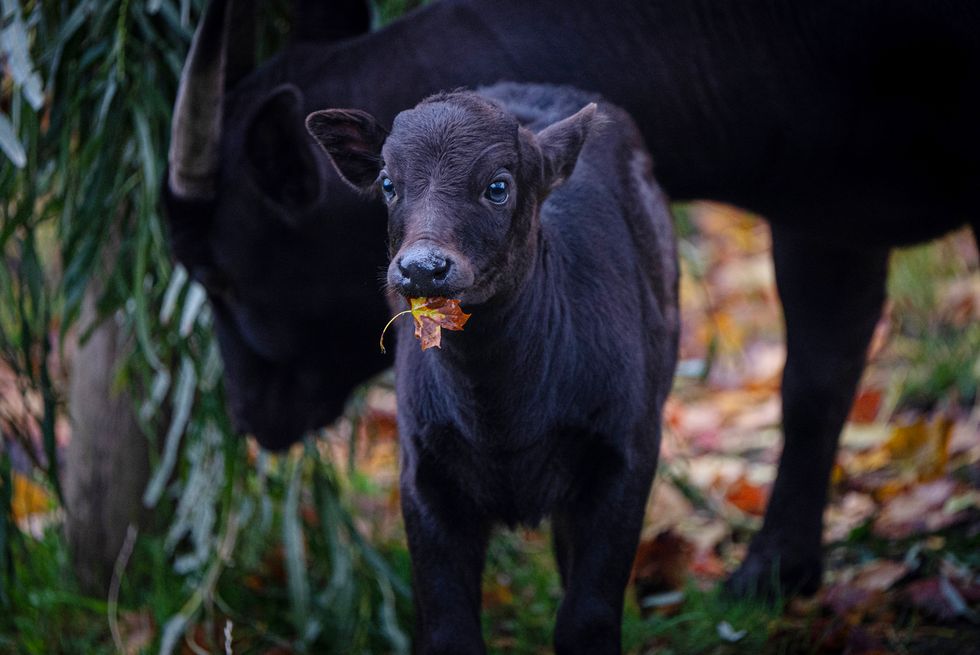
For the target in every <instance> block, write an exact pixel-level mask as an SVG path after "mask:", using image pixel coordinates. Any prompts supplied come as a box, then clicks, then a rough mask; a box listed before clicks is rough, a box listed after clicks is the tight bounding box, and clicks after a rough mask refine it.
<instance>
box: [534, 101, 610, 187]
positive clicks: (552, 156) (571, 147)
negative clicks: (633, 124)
mask: <svg viewBox="0 0 980 655" xmlns="http://www.w3.org/2000/svg"><path fill="white" fill-rule="evenodd" d="M595 113H596V104H595V103H594V102H590V103H589V104H587V105H586V106H585V107H583V108H582V109H580V110H579V111H578V112H576V113H575V114H572V115H571V116H569V117H568V118H565V119H562V120H560V121H558V122H557V123H552V124H551V125H549V126H548V127H546V128H544V129H543V130H541V131H540V132H538V136H537V139H538V146H539V147H540V148H541V154H542V156H543V159H544V161H543V169H544V170H543V173H544V184H545V186H546V187H548V188H551V189H553V188H555V187H556V186H558V185H559V184H561V183H562V182H564V181H565V180H567V179H568V178H569V176H571V174H572V171H573V170H575V162H576V161H578V155H579V152H581V151H582V146H583V145H584V144H585V139H586V137H587V136H588V135H589V128H590V127H591V126H592V122H593V118H594V117H595Z"/></svg>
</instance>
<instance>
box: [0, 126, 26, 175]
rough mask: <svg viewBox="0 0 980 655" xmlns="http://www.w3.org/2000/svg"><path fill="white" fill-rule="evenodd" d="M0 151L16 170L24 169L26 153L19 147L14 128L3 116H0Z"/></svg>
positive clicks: (22, 147) (21, 146)
mask: <svg viewBox="0 0 980 655" xmlns="http://www.w3.org/2000/svg"><path fill="white" fill-rule="evenodd" d="M0 150H3V152H4V154H5V155H7V158H8V159H10V161H11V162H13V164H14V166H16V167H17V168H24V166H25V165H26V164H27V153H26V152H24V146H23V145H21V143H20V139H18V138H17V133H16V132H15V131H14V126H13V125H12V124H11V123H10V119H9V118H7V116H6V115H5V114H0Z"/></svg>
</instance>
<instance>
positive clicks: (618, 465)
mask: <svg viewBox="0 0 980 655" xmlns="http://www.w3.org/2000/svg"><path fill="white" fill-rule="evenodd" d="M645 439H646V440H648V441H649V442H650V444H653V450H652V452H646V453H645V454H643V455H642V456H638V457H633V458H630V459H631V460H632V461H630V462H626V461H624V460H623V459H622V458H620V457H619V456H617V455H613V454H609V455H608V456H606V457H602V458H595V459H593V460H592V461H591V463H590V468H591V471H590V474H589V476H588V479H587V482H586V484H585V485H584V486H583V487H582V488H581V490H580V491H579V493H578V494H576V496H575V498H574V500H573V502H570V503H569V504H567V505H565V506H564V507H562V508H561V510H560V511H557V512H555V514H554V515H553V516H552V532H553V538H554V542H555V553H556V556H557V559H558V563H559V569H560V571H561V577H562V584H563V586H564V587H565V596H564V598H563V599H562V602H561V606H560V607H559V609H558V620H557V623H556V625H555V653H556V655H579V654H580V655H586V654H587V655H603V654H609V655H618V654H619V653H620V652H621V635H620V632H621V624H622V619H623V595H624V593H625V590H626V584H627V582H628V581H629V576H630V570H631V568H632V565H633V559H634V557H635V555H636V547H637V543H638V541H639V538H640V529H641V527H642V525H643V514H644V509H645V507H646V502H647V496H648V495H649V493H650V483H651V482H652V481H653V473H654V471H655V469H656V445H655V444H656V442H657V439H656V438H655V437H653V436H650V435H645Z"/></svg>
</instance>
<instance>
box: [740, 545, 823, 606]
mask: <svg viewBox="0 0 980 655" xmlns="http://www.w3.org/2000/svg"><path fill="white" fill-rule="evenodd" d="M822 577H823V566H822V565H821V563H820V559H819V558H806V559H804V558H799V559H795V560H794V559H793V558H792V557H779V556H774V555H768V556H767V555H763V554H760V553H757V552H753V551H752V550H750V551H749V554H748V555H747V556H746V558H745V561H744V562H742V565H741V566H740V567H738V570H736V571H735V572H734V573H733V574H732V575H731V577H729V578H728V580H726V581H725V584H724V587H723V589H724V592H725V594H726V595H728V596H731V597H733V598H754V599H757V600H763V601H766V602H769V603H780V602H782V601H783V600H786V599H788V598H790V597H792V596H812V595H813V594H815V593H816V592H817V590H818V589H820V581H821V578H822Z"/></svg>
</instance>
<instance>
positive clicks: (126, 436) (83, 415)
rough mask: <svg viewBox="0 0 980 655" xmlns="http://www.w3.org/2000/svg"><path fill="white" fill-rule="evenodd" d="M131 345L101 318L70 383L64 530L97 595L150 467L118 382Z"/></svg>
mask: <svg viewBox="0 0 980 655" xmlns="http://www.w3.org/2000/svg"><path fill="white" fill-rule="evenodd" d="M100 286H101V285H99V284H90V285H89V289H88V290H87V291H86V296H85V300H84V303H83V306H82V312H81V318H80V320H79V325H80V327H81V329H86V328H87V327H88V326H90V325H92V322H93V321H95V320H96V319H97V313H96V302H97V300H98V297H99V295H100V293H101V289H100V288H99V287H100ZM129 345H130V344H129V343H128V342H127V341H126V340H124V339H123V337H122V335H121V334H120V329H119V326H118V325H117V324H116V322H115V321H114V320H112V318H111V317H110V318H109V319H106V320H104V321H103V322H102V323H101V324H99V326H98V327H97V328H96V329H95V330H94V331H93V332H92V334H91V336H90V338H89V339H88V340H87V341H86V342H85V343H83V344H79V348H78V352H77V354H76V356H75V358H74V363H73V365H72V368H71V379H70V382H69V395H68V408H69V414H70V419H71V426H72V430H71V441H70V442H69V444H68V448H67V451H66V453H65V461H64V462H63V465H62V488H63V490H64V494H65V502H66V504H67V518H66V521H65V531H66V534H67V538H68V543H69V548H70V550H71V555H72V563H73V565H74V568H75V572H76V575H77V577H78V581H79V584H80V585H81V588H82V590H83V591H84V592H86V593H89V594H93V595H98V596H104V595H105V594H106V591H107V590H108V587H109V582H110V580H111V577H112V568H113V564H114V563H115V560H116V557H117V556H118V554H119V549H120V548H121V546H122V544H123V540H124V538H125V535H126V528H127V526H128V525H129V524H130V523H131V522H138V521H139V519H140V516H141V513H142V504H141V497H142V495H143V489H144V488H145V487H146V483H147V480H148V478H149V472H150V468H149V459H148V452H149V442H148V440H147V438H146V436H145V435H144V434H143V432H142V431H141V430H140V428H139V426H138V424H137V422H136V417H135V413H134V406H133V399H132V396H131V395H130V394H129V393H128V390H125V389H123V390H119V389H116V388H115V385H114V379H115V374H116V369H117V366H118V365H119V362H120V361H121V360H122V358H123V357H125V356H126V354H127V353H128V352H129Z"/></svg>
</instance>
